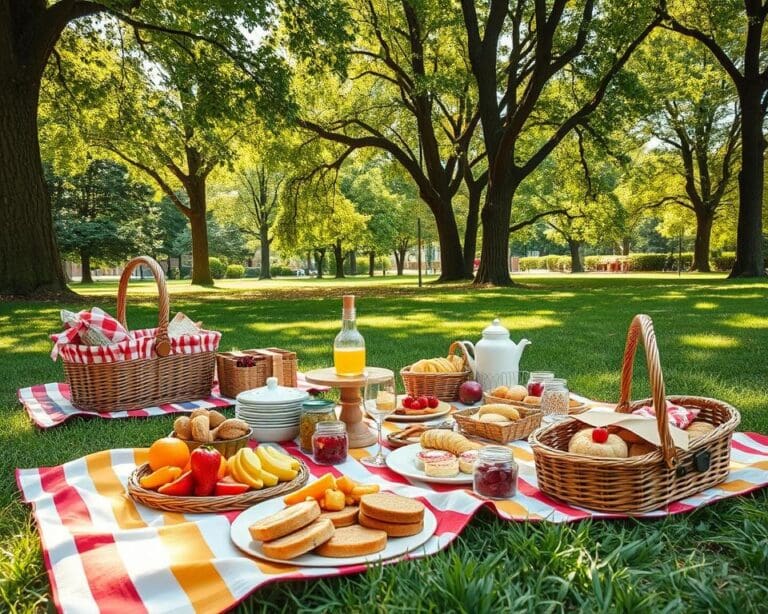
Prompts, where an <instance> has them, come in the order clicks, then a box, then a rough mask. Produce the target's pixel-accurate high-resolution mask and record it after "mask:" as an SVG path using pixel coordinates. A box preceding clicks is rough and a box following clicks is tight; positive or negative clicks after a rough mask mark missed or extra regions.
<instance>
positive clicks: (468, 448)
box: [16, 257, 768, 612]
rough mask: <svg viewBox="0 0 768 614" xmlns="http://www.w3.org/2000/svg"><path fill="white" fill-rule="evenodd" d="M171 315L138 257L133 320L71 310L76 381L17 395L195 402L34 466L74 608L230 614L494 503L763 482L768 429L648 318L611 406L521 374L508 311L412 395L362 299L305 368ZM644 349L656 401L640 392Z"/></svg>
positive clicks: (60, 345) (620, 502) (588, 513)
mask: <svg viewBox="0 0 768 614" xmlns="http://www.w3.org/2000/svg"><path fill="white" fill-rule="evenodd" d="M139 265H144V266H148V267H149V269H150V271H151V272H152V273H153V275H154V277H155V280H156V282H157V286H158V290H159V317H158V326H157V327H156V328H154V329H145V330H138V331H131V330H130V329H129V328H128V326H127V323H126V319H125V308H126V296H127V285H128V281H129V279H130V273H131V271H132V270H133V269H134V268H135V267H136V266H139ZM169 312H170V305H169V297H168V292H167V289H166V287H165V278H164V275H163V271H162V269H161V268H160V266H159V265H158V264H157V263H156V262H155V261H154V260H152V259H151V258H148V257H141V258H136V259H134V260H132V261H131V262H130V263H128V265H127V266H126V269H125V272H124V273H123V276H122V277H121V279H120V284H119V287H118V301H117V317H116V318H113V317H112V316H110V315H109V314H107V313H106V312H104V311H102V310H100V309H98V308H93V309H91V310H86V311H81V312H80V313H77V314H76V313H72V312H62V321H63V322H64V325H65V327H66V328H65V330H64V331H63V332H61V333H59V334H56V335H53V336H52V339H53V341H54V349H53V352H52V357H53V358H54V359H57V358H58V359H61V360H62V361H63V363H64V370H65V375H66V379H67V383H66V384H46V385H42V386H32V387H30V388H25V389H22V390H20V391H19V400H20V401H21V402H22V403H23V404H24V406H25V408H26V410H27V412H28V413H29V415H30V417H31V418H32V419H33V420H34V421H35V423H36V424H37V425H39V426H41V427H43V428H48V427H51V426H55V425H57V424H61V423H62V422H64V421H65V420H67V419H68V418H70V417H72V416H87V415H99V416H102V417H110V418H132V417H148V416H153V415H166V414H168V413H176V412H182V413H180V414H179V416H178V417H177V418H176V420H175V421H174V425H173V431H172V432H171V433H169V434H168V435H167V436H166V437H161V438H160V439H158V440H156V441H154V442H152V443H151V445H150V446H149V447H148V448H136V449H130V448H125V449H114V450H106V451H103V452H97V453H94V454H90V455H88V456H85V457H83V458H79V459H75V460H72V461H70V462H68V463H65V464H64V465H61V466H59V467H43V468H36V469H18V470H17V474H16V477H17V482H18V485H19V489H20V490H21V492H22V495H23V498H24V500H25V501H26V502H27V503H30V504H31V505H32V506H33V509H34V517H35V520H36V522H37V527H38V530H39V532H40V536H41V542H42V547H43V553H44V558H45V564H46V567H47V570H48V574H49V578H50V581H51V586H52V591H53V595H54V601H55V603H56V606H57V607H58V608H59V609H60V610H61V611H67V612H80V611H91V610H107V611H111V610H117V609H119V608H124V609H127V610H128V611H134V610H136V609H144V610H148V611H168V610H176V609H179V610H181V609H193V610H195V611H219V610H223V609H226V608H228V607H231V606H233V605H235V604H236V603H238V602H239V601H240V600H242V599H243V598H245V597H246V596H247V595H248V594H249V593H251V592H252V591H254V590H256V589H258V588H259V587H260V586H263V585H265V584H267V583H269V582H272V581H275V580H295V579H308V578H316V577H323V576H334V575H344V574H349V573H358V572H361V571H364V570H365V569H366V568H367V566H368V565H370V564H378V563H386V564H388V563H394V562H398V561H403V560H406V559H413V558H419V557H423V556H427V555H430V554H434V553H436V552H438V551H440V550H442V549H444V548H446V547H447V546H448V545H449V544H450V542H451V541H452V540H453V539H454V538H455V537H456V536H457V535H458V533H459V532H460V531H461V530H462V529H463V527H464V526H465V525H466V524H467V523H468V522H469V520H470V519H471V517H472V516H473V514H474V513H475V512H476V511H477V510H478V509H480V508H481V507H483V506H487V507H489V508H490V509H492V510H493V511H494V512H495V513H496V514H498V516H500V517H501V518H503V519H506V520H511V521H528V522H531V521H534V522H540V521H546V522H555V523H562V522H571V521H576V520H582V519H587V518H625V517H629V516H633V517H638V518H657V517H661V516H666V515H670V514H678V513H683V512H688V511H691V510H694V509H696V508H697V507H700V506H703V505H706V504H709V503H712V502H714V501H717V500H720V499H724V498H727V497H732V496H735V495H739V494H744V493H748V492H751V491H753V490H755V489H758V488H761V487H763V486H765V485H766V484H768V437H766V436H763V435H759V434H755V433H737V432H736V428H737V427H738V425H739V422H740V416H739V412H738V411H737V410H736V408H734V407H732V406H731V405H729V404H728V403H726V402H723V401H719V400H715V399H709V398H704V397H697V396H682V395H674V396H673V395H667V394H666V390H665V385H664V377H663V373H662V367H661V364H662V363H661V360H660V357H659V352H658V348H657V345H656V338H655V332H654V328H653V324H652V321H651V319H650V318H649V317H648V316H646V315H638V316H636V317H635V318H634V319H633V320H632V322H631V324H630V326H629V331H628V335H627V342H626V347H625V351H624V356H623V360H622V362H621V379H620V382H621V383H620V389H619V394H618V397H617V403H616V404H607V403H596V402H593V401H591V400H589V399H585V398H583V397H581V396H579V395H576V394H573V393H571V391H570V390H569V388H568V384H567V380H566V379H563V378H557V377H555V373H552V372H545V371H535V372H526V371H521V369H520V362H521V358H522V354H523V351H524V349H525V347H526V346H527V345H529V344H530V343H531V342H530V341H528V340H527V339H524V340H522V341H520V342H519V343H517V344H516V343H514V342H513V341H512V340H511V339H510V336H509V331H508V330H507V329H506V328H504V327H503V325H502V323H501V322H500V321H498V320H494V322H493V323H492V324H491V325H490V326H488V327H487V328H486V329H485V330H484V331H483V334H482V339H481V340H480V341H479V342H477V343H476V344H473V343H471V342H468V341H456V342H454V343H452V344H451V345H450V347H449V348H448V351H447V354H446V355H443V356H437V357H433V358H421V359H417V360H415V361H414V362H413V363H412V364H410V365H408V366H405V367H403V368H402V370H401V371H400V373H399V375H400V379H401V381H402V384H403V387H404V389H405V394H398V393H397V390H396V376H395V373H394V372H393V371H390V370H389V369H384V368H379V367H375V366H371V365H369V364H368V363H367V362H366V349H365V341H364V338H363V336H362V335H361V333H360V332H359V331H358V330H357V325H356V310H355V299H354V297H353V296H345V297H344V300H343V308H342V327H341V332H339V334H338V335H337V336H336V339H335V341H334V344H333V362H334V365H333V367H329V368H325V369H316V370H313V371H309V372H307V373H304V374H302V373H300V372H299V371H298V361H299V357H297V355H296V353H295V352H291V351H288V350H282V349H279V348H265V349H252V350H244V351H232V352H218V347H219V343H220V340H221V334H220V333H219V332H217V331H215V330H206V329H204V328H202V326H201V324H200V323H196V322H193V321H192V320H191V319H189V318H188V317H186V316H185V315H183V314H177V316H176V317H174V318H173V319H172V320H171V319H169ZM329 341H330V340H329ZM638 345H642V348H643V351H644V354H645V358H646V364H647V373H648V378H649V380H650V388H651V398H649V399H644V400H639V401H633V400H632V395H631V388H632V375H633V367H634V361H635V355H636V353H637V349H638ZM329 346H330V343H329ZM414 358H417V357H414ZM217 378H218V384H217ZM219 385H220V386H221V389H220V390H219V388H218V386H219ZM329 388H334V389H338V390H339V394H340V404H339V407H337V405H336V402H335V401H333V400H330V399H328V398H323V393H324V392H326V391H328V390H329ZM232 404H234V405H235V410H234V415H230V414H229V412H228V411H227V410H226V409H225V408H227V407H229V406H231V405H232ZM372 425H373V426H375V427H376V428H375V429H372V428H371V426H372ZM148 443H149V442H148Z"/></svg>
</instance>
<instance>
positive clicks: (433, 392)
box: [400, 341, 470, 401]
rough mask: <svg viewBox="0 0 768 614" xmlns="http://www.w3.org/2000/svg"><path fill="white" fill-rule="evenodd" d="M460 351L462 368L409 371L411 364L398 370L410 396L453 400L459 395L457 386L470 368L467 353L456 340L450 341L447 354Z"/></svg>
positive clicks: (461, 382)
mask: <svg viewBox="0 0 768 614" xmlns="http://www.w3.org/2000/svg"><path fill="white" fill-rule="evenodd" d="M457 349H458V350H460V351H461V357H462V359H463V362H462V365H463V369H462V370H461V371H451V372H443V373H422V372H414V371H411V365H408V366H407V367H403V368H402V369H401V370H400V377H401V378H402V380H403V385H404V386H405V391H406V393H408V394H409V395H411V396H414V397H418V396H422V395H424V396H434V397H437V398H438V399H440V400H441V401H453V400H455V399H456V398H458V396H459V387H460V386H461V385H462V384H463V383H464V382H466V381H467V378H468V377H469V374H470V370H469V368H468V364H469V363H468V361H467V353H466V350H465V349H464V347H463V346H462V345H461V343H459V342H458V341H454V342H453V343H451V346H450V348H448V354H449V355H450V354H453V353H454V352H456V350H457Z"/></svg>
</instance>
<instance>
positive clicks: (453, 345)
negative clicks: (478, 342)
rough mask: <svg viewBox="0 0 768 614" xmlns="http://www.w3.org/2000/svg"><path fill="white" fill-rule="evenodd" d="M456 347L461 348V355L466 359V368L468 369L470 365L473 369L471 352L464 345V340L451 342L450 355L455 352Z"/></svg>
mask: <svg viewBox="0 0 768 614" xmlns="http://www.w3.org/2000/svg"><path fill="white" fill-rule="evenodd" d="M456 348H460V349H461V357H462V358H463V359H464V368H465V369H466V368H467V367H470V370H473V369H472V368H471V365H472V360H471V358H470V356H469V353H468V352H467V348H466V347H464V342H463V341H454V342H453V343H451V346H450V347H449V348H448V355H449V356H450V355H451V354H453V353H454V352H455V351H456Z"/></svg>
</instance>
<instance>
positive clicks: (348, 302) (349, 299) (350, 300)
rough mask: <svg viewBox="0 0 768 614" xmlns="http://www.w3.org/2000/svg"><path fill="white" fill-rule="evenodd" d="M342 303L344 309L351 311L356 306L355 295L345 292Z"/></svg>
mask: <svg viewBox="0 0 768 614" xmlns="http://www.w3.org/2000/svg"><path fill="white" fill-rule="evenodd" d="M341 300H342V305H343V309H344V311H349V310H352V309H354V308H355V295H354V294H345V295H344V296H343V297H342V298H341Z"/></svg>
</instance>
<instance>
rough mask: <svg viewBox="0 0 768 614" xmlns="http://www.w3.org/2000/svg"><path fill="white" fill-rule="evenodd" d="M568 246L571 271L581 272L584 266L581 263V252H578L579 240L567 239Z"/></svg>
mask: <svg viewBox="0 0 768 614" xmlns="http://www.w3.org/2000/svg"><path fill="white" fill-rule="evenodd" d="M568 247H569V248H570V250H571V273H583V272H584V266H583V265H582V264H581V254H579V248H580V247H581V241H575V240H574V239H568Z"/></svg>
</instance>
